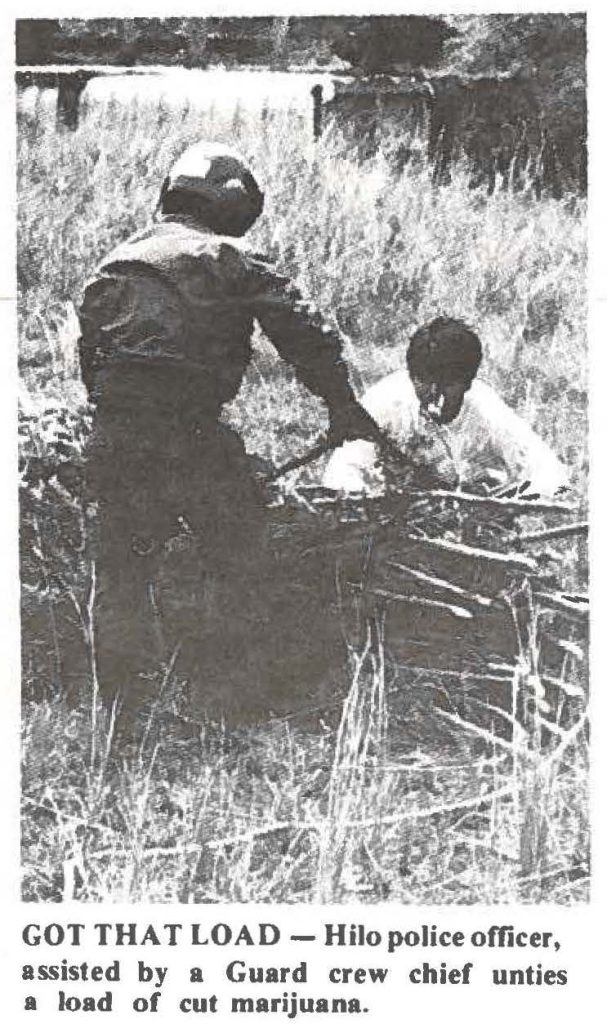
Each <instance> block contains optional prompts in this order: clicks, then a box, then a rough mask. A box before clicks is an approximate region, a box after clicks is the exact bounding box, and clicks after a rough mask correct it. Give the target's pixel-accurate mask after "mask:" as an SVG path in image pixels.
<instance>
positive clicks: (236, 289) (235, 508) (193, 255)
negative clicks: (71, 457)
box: [79, 142, 382, 706]
mask: <svg viewBox="0 0 607 1024" xmlns="http://www.w3.org/2000/svg"><path fill="white" fill-rule="evenodd" d="M263 199H264V197H263V193H262V192H261V191H260V189H259V186H258V184H257V182H256V180H255V178H254V177H253V175H252V173H251V171H250V170H249V169H248V168H247V166H246V164H245V163H244V161H243V160H242V159H241V158H240V157H239V156H238V155H237V154H235V153H233V152H231V151H229V150H227V149H225V148H223V147H219V146H214V145H210V144H207V143H204V142H202V143H198V144H196V145H194V146H192V147H191V148H189V149H188V150H186V152H185V153H184V154H183V155H182V156H181V158H180V159H179V160H178V161H177V162H176V164H175V165H174V167H173V168H172V170H171V172H170V174H169V176H168V177H167V178H166V180H165V182H164V185H163V188H162V192H161V196H160V202H159V213H158V215H157V217H156V220H155V223H153V224H152V226H150V227H148V228H147V229H145V230H144V231H142V232H140V233H138V234H136V235H134V236H133V237H132V238H130V239H128V240H127V241H126V242H124V243H123V244H121V245H119V246H118V247H117V248H116V249H115V250H114V251H113V252H111V253H110V254H109V255H108V256H107V257H106V258H105V259H104V260H103V261H102V263H101V264H100V266H99V267H98V269H97V272H96V274H95V276H94V279H93V280H92V281H91V282H90V283H89V284H88V286H87V287H86V290H85V293H84V298H83V301H82V304H81V306H80V310H79V319H80V325H81V339H80V363H81V369H82V377H83V380H84V383H85V385H86V388H87V390H88V394H89V397H90V401H91V403H92V406H93V434H92V439H91V444H90V451H89V458H88V482H89V491H90V495H91V498H92V499H93V500H94V501H95V502H96V503H97V508H98V554H97V559H96V567H97V580H96V605H95V609H96V658H97V668H98V678H99V684H100V689H101V692H102V695H104V696H105V697H106V698H109V699H111V698H113V697H114V696H115V695H116V694H120V695H121V698H122V700H123V701H124V702H125V703H127V704H130V705H132V706H136V705H138V704H139V703H140V702H141V701H142V700H144V699H145V697H146V695H147V692H148V690H147V689H146V687H148V685H149V684H148V683H146V673H147V674H148V675H147V678H148V679H149V676H150V675H151V674H152V673H153V671H154V669H157V668H158V667H159V666H160V665H161V664H162V663H165V664H166V662H167V660H168V659H169V658H170V657H171V655H172V654H174V653H175V652H174V651H171V650H169V649H167V643H166V637H165V636H164V635H163V615H162V607H161V604H162V602H161V594H160V589H161V587H160V586H159V572H160V567H161V564H162V559H163V552H164V550H165V545H166V542H167V540H168V539H169V538H171V537H174V536H175V535H176V534H177V533H178V532H179V531H180V529H181V530H182V531H183V530H185V531H186V532H188V533H189V534H190V536H192V535H193V536H195V538H196V544H197V552H198V555H197V559H196V560H197V561H199V562H200V564H201V566H202V567H203V569H202V572H201V583H200V588H201V594H200V603H199V606H198V608H197V609H196V613H195V618H196V616H198V615H199V613H200V609H201V608H202V607H203V606H205V605H206V606H207V608H209V607H211V606H212V611H211V612H210V613H209V615H210V619H211V620H213V621H215V627H213V628H211V633H212V636H211V637H210V640H209V643H208V644H207V648H208V649H209V650H210V651H211V655H212V657H211V658H210V660H209V665H210V664H211V662H212V664H213V666H214V669H213V671H214V672H215V675H216V676H218V675H219V676H220V674H221V672H222V671H223V672H225V673H228V672H229V671H230V665H234V664H235V659H236V658H237V657H238V658H240V663H241V666H242V667H243V671H244V672H245V673H246V671H247V668H246V664H247V659H248V658H249V647H250V645H248V644H247V643H246V629H245V630H244V632H243V631H242V630H240V631H234V630H233V628H232V627H233V620H234V617H235V616H239V617H241V618H242V617H244V618H245V619H246V618H249V619H250V620H251V622H250V629H252V630H255V629H256V628H257V625H259V623H256V621H255V619H256V616H257V617H258V618H259V620H260V622H261V620H262V619H263V599H262V596H261V595H262V591H261V590H260V588H261V587H262V586H263V579H262V578H261V577H262V576H263V573H264V571H265V570H264V562H263V513H262V508H263V504H264V498H263V494H262V493H261V490H260V489H259V487H258V485H257V483H256V480H255V478H254V475H253V473H252V469H251V460H250V459H248V458H247V456H246V453H245V449H244V446H243V444H242V442H241V440H240V438H239V437H238V436H237V435H236V434H235V433H234V432H233V431H232V430H230V429H229V428H228V427H226V426H225V425H223V424H221V423H220V422H219V420H220V416H221V411H222V407H223V405H224V404H225V403H227V402H229V401H230V400H231V399H232V398H233V397H234V396H235V394H236V392H237V391H238V389H239V387H240V384H241V381H242V377H243V374H244V372H245V370H246V368H247V365H248V363H249V360H250V357H251V335H252V332H253V328H254V322H255V321H256V320H257V321H258V322H259V324H260V325H261V327H262V329H263V330H264V332H265V333H266V334H267V336H268V337H269V338H270V339H271V341H272V342H273V343H274V345H275V347H276V349H277V350H278V352H279V354H280V355H281V356H282V357H283V358H284V359H286V360H287V361H288V362H289V363H290V364H291V365H292V366H293V367H294V369H295V371H296V373H297V375H298V377H299V379H300V381H301V382H302V383H303V384H305V385H306V386H307V387H308V388H309V389H310V391H312V392H313V393H314V394H315V395H319V396H320V397H322V398H323V399H324V400H325V402H326V403H327V406H328V410H329V422H330V441H331V442H332V443H334V444H339V443H341V442H342V441H345V440H347V439H349V438H350V439H351V438H368V439H369V440H372V441H373V442H381V437H382V435H381V432H380V431H379V429H378V428H377V426H376V424H375V423H374V421H373V420H372V418H371V417H370V416H369V414H368V413H367V412H365V410H364V409H363V408H362V407H361V406H360V405H359V404H358V402H357V400H356V398H355V396H354V393H353V391H352V388H351V386H350V383H349V379H348V371H347V368H346V364H345V362H344V360H343V354H342V343H343V339H342V337H341V336H340V335H339V334H338V333H336V331H334V330H333V329H331V328H329V327H328V326H327V325H325V324H324V323H323V321H322V319H321V318H320V316H319V315H318V313H317V312H315V311H314V310H313V309H312V308H311V307H310V306H308V305H306V303H305V302H304V301H303V299H302V297H301V295H300V293H299V292H298V290H297V288H296V287H295V286H294V285H293V284H292V283H291V282H290V281H288V280H287V279H286V278H284V277H282V276H280V275H279V274H278V273H277V272H276V270H275V269H274V268H273V267H272V266H271V264H270V263H269V262H267V261H266V260H264V259H262V258H259V257H258V256H253V255H251V254H250V253H249V252H247V250H246V248H245V247H244V246H243V245H242V243H239V242H238V241H237V239H239V238H241V237H242V236H243V235H245V234H246V232H247V231H248V229H249V228H250V227H251V226H252V224H253V223H254V222H255V220H256V219H257V218H258V217H259V215H260V213H261V211H262V208H263ZM190 568H191V566H190ZM193 628H194V629H196V630H198V631H199V635H201V634H204V630H205V628H206V627H205V624H204V622H202V621H198V622H195V623H194V627H193ZM243 636H244V637H245V640H244V641H243ZM235 644H240V646H241V648H242V650H241V651H240V652H235V650H234V645H235ZM271 653H272V652H267V656H268V657H271ZM221 666H223V669H222V667H221ZM207 669H208V671H209V672H211V668H209V667H208V666H207ZM254 672H255V667H254V666H252V665H251V666H250V667H249V674H250V675H251V684H252V683H253V675H254ZM227 682H229V681H227Z"/></svg>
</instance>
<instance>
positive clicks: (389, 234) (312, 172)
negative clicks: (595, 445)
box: [14, 5, 591, 921]
mask: <svg viewBox="0 0 607 1024" xmlns="http://www.w3.org/2000/svg"><path fill="white" fill-rule="evenodd" d="M473 6H474V5H471V8H472V7H473ZM445 8H446V9H450V8H449V5H445ZM57 9H58V10H60V5H57ZM586 21H587V19H586V15H585V14H584V13H534V12H533V10H530V11H529V12H519V13H504V14H498V13H470V14H453V13H444V14H423V13H421V12H418V13H411V14H405V13H403V14H400V15H397V14H390V15H379V14H377V15H375V14H373V13H371V11H370V13H369V14H367V15H360V14H327V15H323V16H320V15H314V16H312V15H303V14H302V15H290V16H278V15H275V14H268V15H266V14H264V12H263V10H260V12H259V14H256V15H255V16H248V17H242V16H241V17H236V16H219V14H215V15H213V16H210V15H209V16H200V17H193V16H190V17H178V16H171V17H120V18H119V17H88V18H86V17H80V18H76V17H70V18H61V17H51V16H48V17H44V18H41V17H38V18H35V17H21V18H19V19H18V20H17V21H16V23H15V66H14V75H15V99H16V126H17V283H18V306H17V310H18V346H19V352H18V354H19V437H18V443H19V456H18V457H19V467H18V468H19V574H20V621H21V627H20V628H21V741H20V742H21V746H20V751H21V762H22V764H21V800H22V807H21V858H20V867H21V879H20V884H21V900H22V901H23V902H24V903H31V904H42V903H45V904H47V903H48V904H52V903H64V902H72V903H73V902H78V903H90V904H105V905H108V904H319V905H327V904H358V905H360V904H365V905H367V904H369V905H370V904H386V903H390V904H397V905H416V906H419V905H425V906H431V907H439V906H442V907H444V906H447V905H457V906H471V905H478V906H487V905H495V904H508V905H518V906H522V905H551V906H561V907H572V906H574V905H580V904H581V905H585V904H587V903H588V900H589V893H590V881H591V870H590V834H591V815H590V810H589V804H590V801H589V785H588V773H589V758H590V720H589V714H588V690H589V686H588V677H589V671H588V648H589V643H588V634H589V629H588V619H589V599H588V548H587V543H588V501H587V494H588V415H587V389H588V366H587V280H588V270H587V231H588V218H587V179H588V171H587V166H588V160H587V149H588V133H587V81H586V52H587V23H586ZM507 919H508V920H509V918H507V915H506V917H505V918H504V921H506V920H507Z"/></svg>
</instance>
